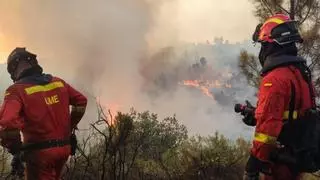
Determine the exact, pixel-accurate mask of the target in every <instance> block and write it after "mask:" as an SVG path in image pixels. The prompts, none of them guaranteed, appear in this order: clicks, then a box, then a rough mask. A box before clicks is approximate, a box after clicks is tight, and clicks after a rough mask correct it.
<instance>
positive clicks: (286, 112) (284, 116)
mask: <svg viewBox="0 0 320 180" xmlns="http://www.w3.org/2000/svg"><path fill="white" fill-rule="evenodd" d="M292 118H293V119H297V118H298V112H297V111H293V113H292ZM283 119H289V111H285V112H284V113H283Z"/></svg>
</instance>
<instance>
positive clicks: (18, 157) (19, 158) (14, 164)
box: [11, 152, 24, 178]
mask: <svg viewBox="0 0 320 180" xmlns="http://www.w3.org/2000/svg"><path fill="white" fill-rule="evenodd" d="M23 159H24V157H23V153H22V152H19V153H16V154H15V155H13V158H12V160H11V168H12V169H11V175H13V176H18V177H20V178H22V177H24V165H23Z"/></svg>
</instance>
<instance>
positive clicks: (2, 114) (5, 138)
mask: <svg viewBox="0 0 320 180" xmlns="http://www.w3.org/2000/svg"><path fill="white" fill-rule="evenodd" d="M21 109H22V101H21V99H20V97H19V94H18V92H17V91H16V89H15V88H8V89H7V90H6V92H5V97H4V101H3V104H2V106H1V109H0V127H1V128H0V138H1V145H2V146H4V147H6V148H9V149H12V147H13V146H16V145H17V144H20V143H21V139H20V130H21V129H22V128H23V126H24V123H23V117H22V116H21Z"/></svg>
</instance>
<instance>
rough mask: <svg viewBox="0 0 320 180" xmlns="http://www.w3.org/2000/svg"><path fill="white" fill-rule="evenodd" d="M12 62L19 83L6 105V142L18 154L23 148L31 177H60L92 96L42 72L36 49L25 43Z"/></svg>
mask: <svg viewBox="0 0 320 180" xmlns="http://www.w3.org/2000/svg"><path fill="white" fill-rule="evenodd" d="M7 66H8V67H7V70H8V72H9V74H10V75H11V79H12V80H13V82H14V84H13V85H11V86H10V87H9V88H8V89H7V90H6V92H5V97H4V101H3V105H2V107H1V110H0V127H1V129H0V138H1V144H2V146H4V147H6V148H8V150H9V152H10V153H11V154H13V155H17V154H22V153H21V152H22V151H23V154H24V155H23V159H24V160H25V162H26V179H28V180H58V179H60V174H61V171H62V168H63V166H64V164H65V163H66V161H67V159H68V157H69V155H70V153H71V146H70V143H71V142H70V141H71V140H70V139H71V138H70V137H72V131H73V130H74V129H76V126H77V124H78V123H79V121H80V120H81V118H82V117H83V115H84V112H85V109H86V104H87V99H86V97H85V96H84V95H82V94H81V93H80V92H78V91H77V90H75V89H74V88H73V87H71V86H70V85H69V84H68V83H66V82H65V81H64V80H62V79H60V78H58V77H54V76H52V75H49V74H44V73H42V68H41V66H40V65H39V64H38V61H37V58H36V55H35V54H33V53H30V52H28V51H26V49H25V48H16V49H14V50H13V51H12V53H11V54H10V55H9V57H8V61H7ZM70 106H71V107H72V108H71V112H70ZM20 132H21V134H22V137H20ZM14 157H16V156H14ZM13 164H14V163H13Z"/></svg>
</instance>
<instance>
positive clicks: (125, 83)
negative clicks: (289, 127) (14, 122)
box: [0, 0, 255, 134]
mask: <svg viewBox="0 0 320 180" xmlns="http://www.w3.org/2000/svg"><path fill="white" fill-rule="evenodd" d="M0 2H1V3H0V4H1V5H0V58H4V57H5V55H6V54H9V52H10V50H11V49H13V48H14V47H17V46H23V47H27V49H28V50H30V51H31V52H34V53H36V54H38V58H39V61H40V63H41V65H42V66H43V67H44V70H45V71H46V72H48V73H52V74H54V75H57V76H60V77H62V78H64V79H66V80H67V81H68V82H70V83H71V84H72V85H74V86H75V87H76V88H79V89H81V90H82V91H83V92H85V93H86V94H87V95H88V96H89V95H90V97H91V96H92V97H98V99H99V100H100V101H101V103H103V104H104V105H106V106H109V107H111V108H116V110H128V109H129V108H130V107H135V108H136V109H137V110H139V111H143V110H150V111H153V112H155V113H159V115H160V116H161V117H163V116H166V115H173V114H176V115H177V117H178V119H179V120H180V121H181V122H182V123H184V124H186V125H187V126H188V127H189V129H190V130H191V132H193V133H201V134H208V133H212V132H214V131H215V130H221V131H223V132H236V133H238V132H241V131H242V130H243V129H242V128H241V127H239V128H238V129H236V130H235V128H230V127H234V124H233V123H235V124H237V125H238V124H241V123H240V122H236V121H237V120H232V118H235V117H234V116H232V115H230V114H231V112H232V108H233V107H229V109H227V110H226V109H225V108H222V107H221V106H220V105H219V104H218V103H217V102H216V101H214V100H212V99H210V98H208V97H205V96H203V95H202V94H198V93H194V92H191V91H188V90H187V89H186V88H185V87H181V86H173V87H174V90H170V93H168V92H167V91H166V89H160V90H158V94H157V95H156V97H155V98H154V97H153V98H152V97H150V94H148V93H147V91H145V89H148V88H149V89H150V87H145V86H149V85H150V84H152V83H150V81H153V80H154V78H151V77H150V76H152V75H153V73H146V74H143V72H144V71H145V70H146V67H148V65H150V64H151V65H150V66H151V67H148V68H150V69H154V71H156V70H157V71H159V72H162V73H166V72H165V69H166V67H163V69H164V70H162V69H161V68H162V66H157V65H158V64H155V65H152V63H150V62H151V61H152V60H153V57H154V55H155V54H157V53H159V52H161V51H162V50H163V48H165V47H172V48H173V54H175V57H177V58H178V59H180V60H181V59H182V58H183V57H184V55H185V54H183V53H184V52H185V50H186V49H187V48H185V47H184V45H183V44H184V43H186V42H187V43H190V42H197V41H202V42H205V41H207V40H209V41H210V42H212V38H213V37H214V36H225V37H228V38H230V39H231V40H232V41H233V42H234V41H241V40H242V39H244V37H249V36H250V34H251V31H250V30H251V29H253V26H254V23H255V22H254V20H253V17H251V12H250V11H248V9H249V8H251V7H250V6H249V5H248V3H247V2H246V0H241V3H240V0H239V2H238V3H237V6H236V7H235V6H233V4H232V3H233V2H234V1H232V0H229V1H226V2H221V1H212V0H188V1H187V0H90V1H87V0H69V1H64V0H46V1H41V0H29V1H23V0H12V1H5V0H0ZM240 4H241V5H240ZM218 5H219V6H218ZM240 20H243V22H242V23H240V22H239V21H240ZM223 26H225V27H226V28H223ZM235 28H236V29H237V30H238V32H237V33H235V32H231V31H232V30H233V29H235ZM179 48H180V49H179ZM207 52H208V51H207ZM229 53H230V52H229ZM233 54H236V53H233ZM170 57H172V56H170ZM233 58H234V59H236V57H233ZM162 60H163V62H162V64H164V66H169V69H170V67H171V69H172V67H177V66H178V65H177V64H179V63H180V62H181V61H177V60H176V58H171V59H170V58H169V59H166V58H162ZM2 61H3V60H2ZM209 62H211V63H213V62H215V59H214V57H212V58H211V59H210V58H209ZM188 63H193V61H192V60H190V61H188ZM160 74H161V73H160ZM169 81H170V80H169ZM150 86H151V85H150ZM156 88H157V87H156ZM151 89H152V88H151ZM89 106H90V108H89V111H88V113H87V114H86V120H85V121H84V122H81V125H82V126H86V125H87V124H88V122H90V121H93V120H95V116H94V114H95V112H96V111H95V100H94V99H93V98H91V101H90V103H89ZM227 119H229V120H228V121H227ZM232 134H233V133H232Z"/></svg>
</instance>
